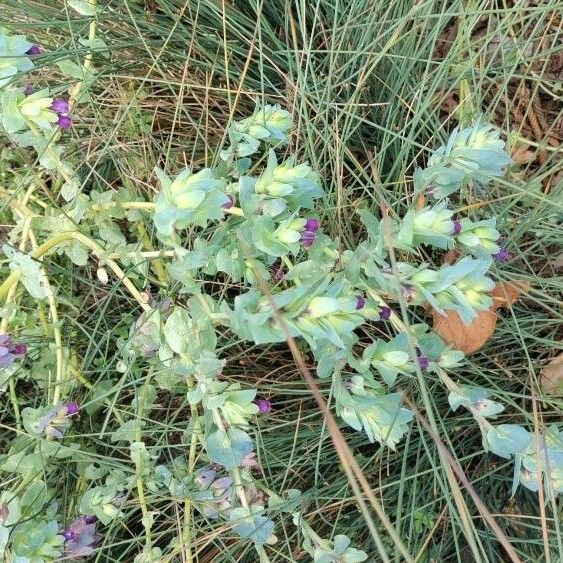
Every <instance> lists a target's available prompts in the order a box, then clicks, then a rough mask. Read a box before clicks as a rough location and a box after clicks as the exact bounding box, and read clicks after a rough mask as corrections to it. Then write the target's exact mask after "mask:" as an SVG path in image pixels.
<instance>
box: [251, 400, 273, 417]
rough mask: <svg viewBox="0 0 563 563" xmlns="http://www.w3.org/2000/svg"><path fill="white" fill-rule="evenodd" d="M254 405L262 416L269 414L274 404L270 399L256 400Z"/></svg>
mask: <svg viewBox="0 0 563 563" xmlns="http://www.w3.org/2000/svg"><path fill="white" fill-rule="evenodd" d="M254 404H255V405H256V406H257V407H258V412H259V413H260V414H268V413H269V412H270V411H271V410H272V404H271V403H270V401H268V399H256V400H255V401H254Z"/></svg>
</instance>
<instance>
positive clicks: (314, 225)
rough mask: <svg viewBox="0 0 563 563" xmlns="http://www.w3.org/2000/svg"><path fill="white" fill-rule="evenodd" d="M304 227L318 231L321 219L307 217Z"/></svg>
mask: <svg viewBox="0 0 563 563" xmlns="http://www.w3.org/2000/svg"><path fill="white" fill-rule="evenodd" d="M304 229H305V230H306V231H311V232H312V233H316V232H317V231H318V230H319V221H318V220H317V219H307V222H306V223H305V227H304Z"/></svg>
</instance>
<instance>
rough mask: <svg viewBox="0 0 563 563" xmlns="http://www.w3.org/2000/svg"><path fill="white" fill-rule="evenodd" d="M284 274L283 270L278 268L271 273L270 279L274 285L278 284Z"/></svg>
mask: <svg viewBox="0 0 563 563" xmlns="http://www.w3.org/2000/svg"><path fill="white" fill-rule="evenodd" d="M283 276H284V272H283V268H282V267H281V266H280V267H278V268H276V269H275V270H273V271H272V276H271V279H272V281H273V282H274V283H279V282H281V281H282V280H283Z"/></svg>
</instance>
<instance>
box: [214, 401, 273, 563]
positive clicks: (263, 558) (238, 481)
mask: <svg viewBox="0 0 563 563" xmlns="http://www.w3.org/2000/svg"><path fill="white" fill-rule="evenodd" d="M211 410H212V413H213V421H214V422H215V424H216V426H217V428H218V429H219V430H222V431H223V432H225V431H226V426H225V423H224V422H223V418H222V417H221V413H220V412H219V409H211ZM230 473H231V477H232V479H233V485H234V487H235V491H236V492H237V495H238V497H239V499H240V503H241V505H242V507H243V508H245V509H246V510H250V503H249V502H248V498H247V497H246V491H245V490H244V486H243V484H242V478H241V474H240V470H239V468H238V467H233V468H232V469H231V471H230ZM256 550H257V551H258V554H259V555H260V562H261V563H269V562H270V559H269V558H268V555H267V554H266V550H265V549H264V547H263V546H256Z"/></svg>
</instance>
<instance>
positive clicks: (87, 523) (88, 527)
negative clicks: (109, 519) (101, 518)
mask: <svg viewBox="0 0 563 563" xmlns="http://www.w3.org/2000/svg"><path fill="white" fill-rule="evenodd" d="M95 521H96V519H95V518H94V517H93V516H80V517H79V518H77V519H76V520H75V521H74V522H72V524H71V525H70V526H69V527H68V528H67V529H66V530H64V531H63V532H62V536H63V538H64V539H65V556H66V557H68V558H69V559H71V560H77V559H81V558H83V557H88V556H89V555H91V554H92V553H94V549H95V547H96V545H97V544H98V543H99V541H100V540H101V538H102V536H101V535H100V534H98V533H97V532H96V524H95Z"/></svg>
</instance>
